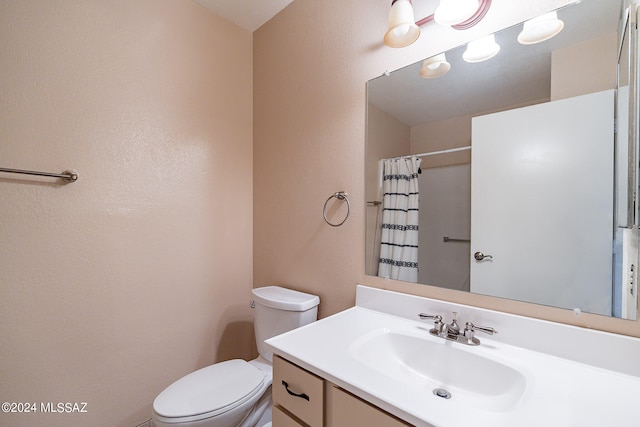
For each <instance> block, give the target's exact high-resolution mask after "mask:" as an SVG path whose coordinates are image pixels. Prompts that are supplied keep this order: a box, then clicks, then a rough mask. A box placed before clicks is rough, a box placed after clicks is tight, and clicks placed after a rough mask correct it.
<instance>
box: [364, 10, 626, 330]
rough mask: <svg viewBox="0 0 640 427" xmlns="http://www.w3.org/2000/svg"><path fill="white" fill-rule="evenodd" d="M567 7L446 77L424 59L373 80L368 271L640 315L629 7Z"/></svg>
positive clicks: (452, 62)
mask: <svg viewBox="0 0 640 427" xmlns="http://www.w3.org/2000/svg"><path fill="white" fill-rule="evenodd" d="M632 10H633V11H635V8H633V9H632ZM556 12H557V18H558V19H559V20H560V21H562V23H563V28H562V30H561V31H560V32H559V33H558V34H557V35H555V36H553V37H552V38H549V39H548V40H545V41H542V42H539V43H535V44H522V43H520V42H519V41H518V37H519V35H520V33H521V32H522V30H523V25H522V24H521V25H518V26H515V27H512V28H508V29H506V30H503V31H500V32H498V33H496V34H495V35H494V38H495V41H496V43H497V44H498V45H499V46H500V50H499V52H498V54H497V55H495V56H493V57H492V58H490V59H488V60H485V61H481V62H467V61H465V60H464V59H463V57H464V56H468V55H469V54H468V53H467V54H465V51H466V49H467V46H466V45H465V46H460V47H458V48H456V49H452V50H450V51H448V52H445V57H446V59H445V60H446V62H447V63H448V64H449V65H448V66H446V67H445V68H448V72H447V73H445V74H444V75H441V76H439V77H433V78H424V77H421V72H422V74H425V73H427V74H428V73H431V74H433V73H435V72H436V71H437V68H438V64H437V63H436V64H433V63H432V64H430V61H428V60H425V61H424V62H423V61H421V62H419V63H416V64H413V65H410V66H407V67H405V68H402V69H400V70H397V71H394V72H392V73H388V75H383V76H381V77H379V78H376V79H374V80H371V81H370V82H368V85H367V102H368V105H367V155H366V171H367V177H366V179H367V196H366V197H367V208H366V209H367V220H366V224H367V230H366V242H365V245H366V250H365V253H366V262H365V265H366V274H368V275H373V276H381V277H388V278H391V279H396V280H404V281H411V282H415V283H421V284H425V285H432V286H439V287H444V288H449V289H454V290H459V291H465V292H474V293H479V294H484V295H491V296H497V297H502V298H509V299H515V300H519V301H526V302H531V303H536V304H544V305H548V306H554V307H560V308H566V309H572V310H576V311H583V312H589V313H595V314H601V315H606V316H615V317H619V318H625V319H634V320H635V319H636V317H637V301H638V298H637V284H636V282H637V271H636V270H637V268H638V227H637V222H638V221H637V216H638V215H637V204H636V202H635V198H636V191H635V189H637V188H638V185H637V167H635V164H636V163H637V160H635V159H637V153H636V152H637V142H636V140H637V136H636V131H635V128H636V126H637V123H636V122H637V121H636V120H631V121H630V120H629V117H630V116H631V117H635V116H636V115H637V112H636V100H635V99H636V96H630V95H629V94H630V93H631V94H633V93H635V92H636V88H635V78H630V76H634V75H635V65H634V64H635V63H636V60H635V54H634V50H635V49H634V48H633V47H632V46H633V43H634V40H633V38H634V34H632V33H631V31H632V28H631V27H632V26H630V25H628V21H629V15H630V12H629V9H628V8H626V5H625V3H624V2H623V1H622V0H621V1H618V0H606V1H603V0H583V1H582V2H580V3H577V4H573V5H570V6H567V7H564V8H562V9H559V10H558V11H556ZM634 31H635V30H634ZM521 38H522V37H521ZM438 59H439V60H442V57H441V56H438ZM467 59H468V58H467ZM629 165H631V166H629Z"/></svg>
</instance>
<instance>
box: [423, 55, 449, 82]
mask: <svg viewBox="0 0 640 427" xmlns="http://www.w3.org/2000/svg"><path fill="white" fill-rule="evenodd" d="M450 69H451V64H449V63H448V62H447V57H446V56H445V54H444V53H441V54H439V55H436V56H432V57H431V58H427V59H425V60H424V61H422V68H420V77H422V78H423V79H435V78H436V77H441V76H444V75H445V74H447V73H448V72H449V70H450Z"/></svg>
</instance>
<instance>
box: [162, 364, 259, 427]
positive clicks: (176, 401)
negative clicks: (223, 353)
mask: <svg viewBox="0 0 640 427" xmlns="http://www.w3.org/2000/svg"><path fill="white" fill-rule="evenodd" d="M265 375H266V374H265V373H264V372H263V371H261V370H260V369H258V368H256V367H255V366H253V365H251V364H249V363H247V362H246V361H244V360H240V359H234V360H227V361H226V362H220V363H216V364H214V365H211V366H207V367H206V368H202V369H199V370H197V371H195V372H192V373H190V374H189V375H187V376H184V377H182V378H180V379H179V380H178V381H176V382H174V383H173V384H171V385H170V386H169V387H167V388H166V389H164V391H163V392H162V393H160V394H159V395H158V397H156V399H155V400H154V401H153V409H154V411H155V412H156V413H157V414H158V415H161V416H164V417H192V416H196V415H202V414H206V416H207V417H210V416H214V415H217V414H220V413H223V412H226V411H229V410H231V409H233V408H235V407H236V406H238V405H240V404H242V403H243V402H245V401H246V400H248V399H249V398H250V397H252V396H253V395H254V394H255V393H257V392H258V390H259V389H260V386H261V385H262V383H263V382H264V379H265Z"/></svg>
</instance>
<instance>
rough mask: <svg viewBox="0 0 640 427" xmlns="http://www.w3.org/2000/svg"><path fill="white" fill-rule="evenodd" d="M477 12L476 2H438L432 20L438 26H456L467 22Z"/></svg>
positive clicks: (451, 0)
mask: <svg viewBox="0 0 640 427" xmlns="http://www.w3.org/2000/svg"><path fill="white" fill-rule="evenodd" d="M477 10H478V0H440V6H438V8H437V9H436V12H435V13H434V14H433V19H434V21H436V22H437V23H438V24H440V25H457V24H461V23H463V22H465V21H467V20H468V19H469V18H471V17H472V16H473V15H474V14H475V13H476V11H477Z"/></svg>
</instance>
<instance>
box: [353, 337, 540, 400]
mask: <svg viewBox="0 0 640 427" xmlns="http://www.w3.org/2000/svg"><path fill="white" fill-rule="evenodd" d="M482 345H483V344H481V346H482ZM483 352H484V349H481V348H480V347H468V346H465V345H463V344H459V343H454V342H452V341H447V340H444V339H441V338H436V337H431V336H430V335H429V333H428V331H426V330H423V329H417V330H416V331H406V332H405V331H393V330H388V329H378V330H374V331H371V332H369V333H367V334H365V335H363V336H361V337H360V338H358V339H356V340H355V341H354V342H353V344H351V346H350V348H349V354H350V355H351V356H353V357H354V358H355V359H356V360H357V361H359V362H360V363H362V364H363V365H365V366H367V367H369V368H371V369H373V370H375V371H377V372H378V373H380V374H383V375H385V376H388V377H391V378H394V379H395V380H396V381H400V382H401V383H404V384H405V385H406V386H407V387H411V388H417V389H418V392H423V393H425V396H429V397H428V398H429V399H442V401H445V399H443V398H442V397H441V396H436V395H435V394H434V392H433V390H436V389H444V390H446V391H447V392H449V393H450V395H451V400H450V401H451V402H456V405H460V404H462V405H472V406H477V407H481V408H483V409H485V410H494V411H506V410H510V409H512V408H513V407H514V405H516V404H517V403H518V401H520V400H521V398H522V396H523V394H524V392H525V390H526V385H527V381H526V377H525V375H524V374H523V373H522V372H520V371H519V370H517V369H514V368H513V367H511V366H508V365H506V364H504V363H501V362H498V361H496V360H492V359H490V358H488V357H486V356H485V355H480V353H483ZM441 394H442V393H441ZM425 398H426V397H425Z"/></svg>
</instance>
